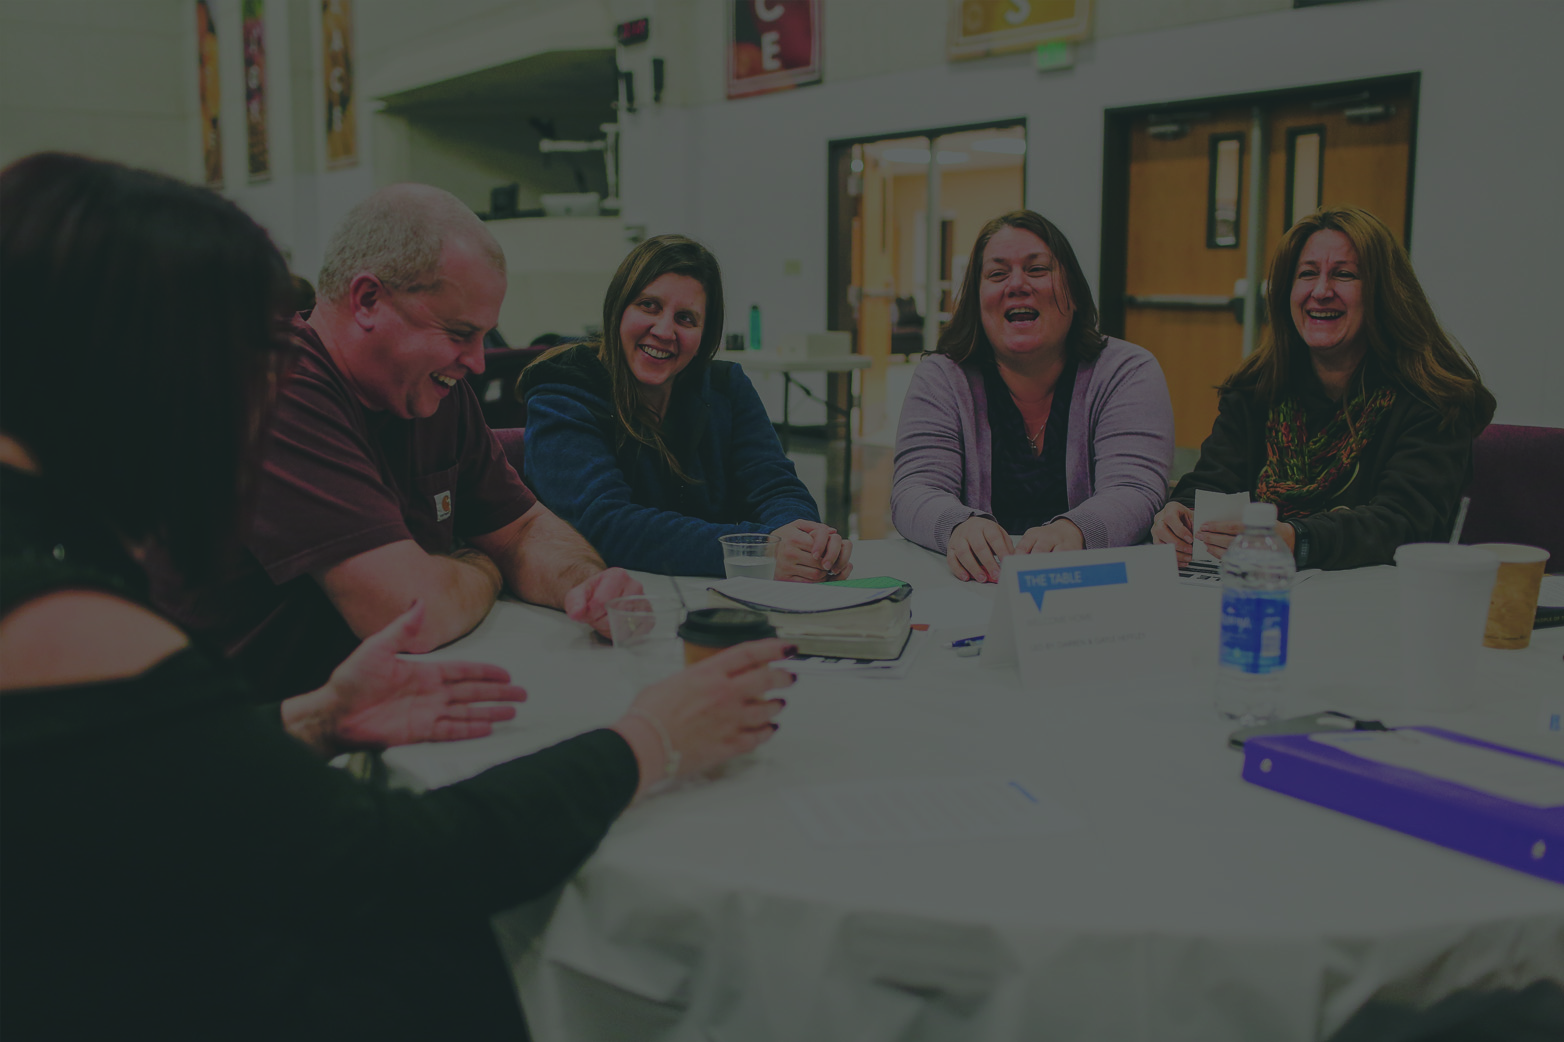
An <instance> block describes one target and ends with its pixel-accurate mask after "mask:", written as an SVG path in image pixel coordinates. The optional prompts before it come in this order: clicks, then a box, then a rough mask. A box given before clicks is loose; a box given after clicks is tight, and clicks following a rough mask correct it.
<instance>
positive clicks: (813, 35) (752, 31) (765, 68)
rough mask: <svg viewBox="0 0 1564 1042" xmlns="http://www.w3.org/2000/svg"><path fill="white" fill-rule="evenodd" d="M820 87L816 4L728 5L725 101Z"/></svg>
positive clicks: (756, 0) (760, 0)
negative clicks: (779, 91)
mask: <svg viewBox="0 0 1564 1042" xmlns="http://www.w3.org/2000/svg"><path fill="white" fill-rule="evenodd" d="M819 82H820V0H730V2H729V4H728V97H730V98H744V97H748V96H750V95H752V94H768V93H770V92H771V91H776V90H787V89H789V88H791V87H800V86H803V85H804V84H807V83H819Z"/></svg>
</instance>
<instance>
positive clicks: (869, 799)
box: [782, 777, 1080, 845]
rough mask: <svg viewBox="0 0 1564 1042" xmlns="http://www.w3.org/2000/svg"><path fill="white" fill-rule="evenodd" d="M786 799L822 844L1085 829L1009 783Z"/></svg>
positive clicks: (894, 784)
mask: <svg viewBox="0 0 1564 1042" xmlns="http://www.w3.org/2000/svg"><path fill="white" fill-rule="evenodd" d="M782 799H783V801H784V802H785V803H786V804H787V807H788V809H789V810H790V811H792V813H793V816H794V817H795V818H796V819H797V820H798V823H799V824H800V825H802V826H803V828H804V831H806V832H807V833H809V837H810V838H811V839H812V840H814V841H815V842H816V843H821V844H831V845H839V844H865V843H962V842H968V841H971V840H978V839H1012V838H1017V837H1033V836H1044V835H1048V834H1049V833H1054V832H1064V831H1068V830H1070V829H1076V828H1080V817H1079V815H1078V814H1076V812H1075V811H1074V809H1073V808H1071V807H1070V806H1069V805H1067V804H1065V803H1063V802H1061V801H1059V800H1055V799H1051V798H1048V797H1046V796H1044V795H1042V794H1040V793H1038V792H1036V791H1034V790H1033V789H1032V788H1030V787H1028V786H1027V785H1025V784H1023V783H1021V782H1018V781H1014V780H1011V779H1006V778H998V777H988V778H927V779H910V780H905V781H902V780H875V781H858V782H835V783H832V784H827V785H804V786H798V787H795V788H790V789H784V790H783V791H782Z"/></svg>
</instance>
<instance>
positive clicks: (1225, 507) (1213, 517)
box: [1189, 488, 1249, 565]
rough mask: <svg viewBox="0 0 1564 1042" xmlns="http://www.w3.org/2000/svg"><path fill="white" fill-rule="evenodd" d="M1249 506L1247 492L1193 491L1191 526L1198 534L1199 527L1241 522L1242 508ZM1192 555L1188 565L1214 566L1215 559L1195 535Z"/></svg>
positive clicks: (1242, 517)
mask: <svg viewBox="0 0 1564 1042" xmlns="http://www.w3.org/2000/svg"><path fill="white" fill-rule="evenodd" d="M1248 505H1249V493H1247V492H1208V491H1206V490H1205V489H1203V488H1201V489H1196V490H1195V521H1194V524H1193V525H1192V526H1191V527H1192V528H1193V530H1194V531H1196V532H1199V531H1200V526H1201V525H1219V524H1222V523H1223V522H1224V521H1242V520H1243V519H1244V507H1246V506H1248ZM1194 548H1195V549H1194V553H1192V554H1191V555H1190V559H1189V562H1190V564H1195V563H1196V562H1201V563H1205V564H1211V565H1214V564H1216V558H1215V557H1213V556H1212V555H1211V551H1210V550H1208V549H1206V544H1205V543H1204V542H1202V541H1201V539H1200V537H1199V536H1198V535H1197V536H1196V537H1195V539H1194Z"/></svg>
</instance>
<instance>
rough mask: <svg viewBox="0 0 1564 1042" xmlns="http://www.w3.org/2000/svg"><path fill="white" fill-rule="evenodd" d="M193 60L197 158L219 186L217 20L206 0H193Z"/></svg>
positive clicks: (208, 178) (208, 179) (220, 136)
mask: <svg viewBox="0 0 1564 1042" xmlns="http://www.w3.org/2000/svg"><path fill="white" fill-rule="evenodd" d="M195 8H196V62H197V64H198V67H199V70H200V74H199V79H198V83H199V87H200V91H201V160H202V166H203V167H204V168H205V173H206V183H207V184H208V185H210V186H211V187H213V188H221V187H222V186H223V132H222V126H221V124H220V123H219V121H218V113H219V111H220V110H221V109H222V101H223V96H222V91H221V88H220V86H219V80H218V78H217V23H215V22H214V21H212V8H211V5H210V4H208V3H207V2H206V0H196V5H195Z"/></svg>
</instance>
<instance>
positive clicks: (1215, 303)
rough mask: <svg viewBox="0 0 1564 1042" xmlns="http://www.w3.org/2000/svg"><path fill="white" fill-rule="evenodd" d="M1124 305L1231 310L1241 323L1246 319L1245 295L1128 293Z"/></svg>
mask: <svg viewBox="0 0 1564 1042" xmlns="http://www.w3.org/2000/svg"><path fill="white" fill-rule="evenodd" d="M1124 306H1125V307H1131V308H1160V309H1162V310H1165V311H1231V312H1232V313H1233V317H1234V318H1236V319H1237V320H1238V324H1239V325H1243V321H1244V298H1243V297H1219V296H1215V295H1211V294H1204V293H1140V294H1135V293H1126V294H1124Z"/></svg>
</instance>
